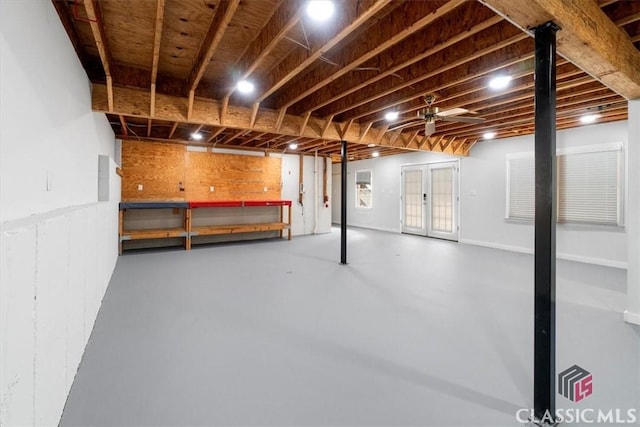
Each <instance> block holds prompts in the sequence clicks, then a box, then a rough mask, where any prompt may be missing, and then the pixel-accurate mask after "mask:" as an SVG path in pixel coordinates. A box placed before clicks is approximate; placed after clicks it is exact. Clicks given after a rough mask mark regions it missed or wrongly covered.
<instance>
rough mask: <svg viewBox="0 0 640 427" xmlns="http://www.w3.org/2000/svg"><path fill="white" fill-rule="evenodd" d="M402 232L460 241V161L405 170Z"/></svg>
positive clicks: (403, 177)
mask: <svg viewBox="0 0 640 427" xmlns="http://www.w3.org/2000/svg"><path fill="white" fill-rule="evenodd" d="M402 232H403V233H409V234H418V235H420V236H429V237H437V238H439V239H448V240H458V162H457V161H454V162H445V163H431V164H425V165H414V166H403V167H402Z"/></svg>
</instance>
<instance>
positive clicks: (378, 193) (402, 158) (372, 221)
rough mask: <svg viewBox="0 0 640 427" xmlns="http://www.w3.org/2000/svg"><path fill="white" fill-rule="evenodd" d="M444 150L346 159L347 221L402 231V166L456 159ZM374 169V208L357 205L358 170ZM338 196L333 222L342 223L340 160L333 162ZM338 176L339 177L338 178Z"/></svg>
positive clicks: (353, 224)
mask: <svg viewBox="0 0 640 427" xmlns="http://www.w3.org/2000/svg"><path fill="white" fill-rule="evenodd" d="M456 158H457V157H453V156H450V155H445V154H441V153H428V152H416V153H407V154H400V155H395V156H389V157H378V158H372V159H367V160H359V161H354V162H348V163H347V203H348V205H347V224H349V225H350V226H356V227H364V228H373V229H376V230H382V231H392V232H398V233H399V232H400V229H401V227H400V190H401V186H400V168H401V166H402V165H408V164H417V163H432V162H442V161H447V160H452V159H456ZM359 170H371V171H372V176H371V184H372V189H373V194H372V200H373V202H372V203H373V208H371V209H362V208H357V207H356V199H355V197H356V195H355V186H356V183H355V179H356V177H355V174H356V171H359ZM333 174H334V183H333V185H335V186H336V190H337V191H336V192H334V194H336V195H337V198H336V199H335V200H334V203H336V205H337V207H336V208H334V212H333V218H332V220H333V222H334V223H336V224H339V223H340V206H339V205H340V164H336V165H334V166H333ZM336 178H337V180H336Z"/></svg>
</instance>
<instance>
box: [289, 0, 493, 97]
mask: <svg viewBox="0 0 640 427" xmlns="http://www.w3.org/2000/svg"><path fill="white" fill-rule="evenodd" d="M469 4H475V3H474V2H469ZM446 18H448V16H447V17H446ZM501 20H502V17H500V16H494V17H492V18H489V19H486V20H485V21H482V22H480V23H479V24H477V25H471V26H470V28H468V29H465V30H464V31H459V29H458V26H457V25H454V24H453V22H452V23H451V24H450V25H447V24H444V28H441V27H440V26H439V25H438V26H435V25H434V26H430V27H428V28H427V33H428V34H425V37H424V42H421V43H432V44H433V46H432V47H431V48H428V49H426V50H425V51H424V52H422V53H414V54H411V55H409V58H408V59H407V56H406V55H405V56H403V55H402V53H404V51H406V50H409V49H415V41H413V37H412V38H410V39H408V40H406V42H410V43H413V46H411V45H410V43H407V47H405V48H402V47H395V48H394V49H390V50H389V53H388V56H389V58H388V59H385V60H381V61H380V62H381V63H380V65H379V67H380V71H379V72H378V73H377V74H376V75H375V76H373V77H371V78H369V79H367V80H365V81H363V82H360V83H357V84H354V82H353V80H352V79H348V78H346V76H345V78H343V79H340V80H337V81H336V82H334V83H332V90H331V91H318V92H316V93H314V94H312V95H310V96H309V97H307V98H306V99H304V100H302V101H300V103H299V105H300V107H301V108H303V109H310V110H317V109H319V108H322V107H325V106H327V105H329V104H331V103H333V102H336V101H337V100H339V99H340V98H344V97H345V96H347V95H350V94H352V93H356V92H358V91H361V90H363V89H365V88H366V87H368V86H370V85H372V84H374V83H375V82H378V81H380V80H382V79H384V78H386V77H389V76H393V75H397V73H399V72H401V71H402V70H403V69H404V68H407V67H409V66H411V65H412V64H414V63H416V62H419V61H421V60H424V59H426V58H429V57H430V56H433V55H435V54H437V53H438V52H440V51H442V50H444V49H446V48H449V47H451V46H453V45H454V44H456V43H459V42H460V41H462V40H464V39H466V38H468V37H471V36H472V35H474V34H476V33H478V32H480V31H483V30H486V29H487V28H489V27H491V26H492V25H495V24H497V23H498V22H500V21H501ZM465 28H466V27H465ZM454 29H455V30H458V32H457V33H454V32H453V31H452V30H454ZM443 32H445V33H446V35H445V36H443V35H442V33H443ZM449 32H451V36H449V35H448V33H449ZM431 33H433V34H431ZM420 34H423V33H420ZM438 40H445V41H443V42H441V43H438V42H437V41H438Z"/></svg>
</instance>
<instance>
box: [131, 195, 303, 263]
mask: <svg viewBox="0 0 640 427" xmlns="http://www.w3.org/2000/svg"><path fill="white" fill-rule="evenodd" d="M259 207H279V208H280V209H279V221H275V222H273V221H270V222H263V221H258V222H253V221H247V218H246V216H245V215H244V213H245V212H247V210H248V209H250V208H259ZM285 207H287V215H286V219H285V209H284V208H285ZM229 208H235V211H231V217H232V219H233V220H234V221H232V222H230V223H229V217H227V218H226V220H223V221H222V223H220V221H216V219H215V218H199V219H200V223H199V224H198V225H193V219H194V210H196V209H197V210H208V211H210V210H211V209H215V210H219V209H225V210H227V209H229ZM138 209H143V210H147V211H149V210H158V209H173V210H174V213H175V210H178V209H179V210H181V214H182V227H167V228H146V227H145V228H130V227H127V225H128V224H127V218H126V212H127V211H128V210H138ZM235 217H238V219H240V220H241V221H239V222H235V220H236V218H235ZM251 219H252V218H249V220H251ZM203 220H204V221H205V223H202V221H203ZM208 221H212V222H208ZM285 230H287V239H288V240H291V201H290V200H251V201H241V200H225V201H192V202H172V201H168V202H122V203H120V216H119V251H120V254H122V251H123V242H125V241H128V240H142V239H167V238H176V237H177V238H183V239H184V248H185V249H186V250H190V249H191V245H192V243H193V242H194V240H193V238H194V237H198V236H216V235H225V234H227V235H228V234H241V233H255V232H269V231H277V232H278V233H279V237H280V238H282V237H283V233H284V231H285Z"/></svg>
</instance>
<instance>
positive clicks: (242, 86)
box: [236, 80, 255, 93]
mask: <svg viewBox="0 0 640 427" xmlns="http://www.w3.org/2000/svg"><path fill="white" fill-rule="evenodd" d="M236 89H238V91H239V92H240V93H251V92H253V89H255V86H254V85H253V83H251V82H250V81H249V80H240V81H239V82H238V83H237V84H236Z"/></svg>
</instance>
